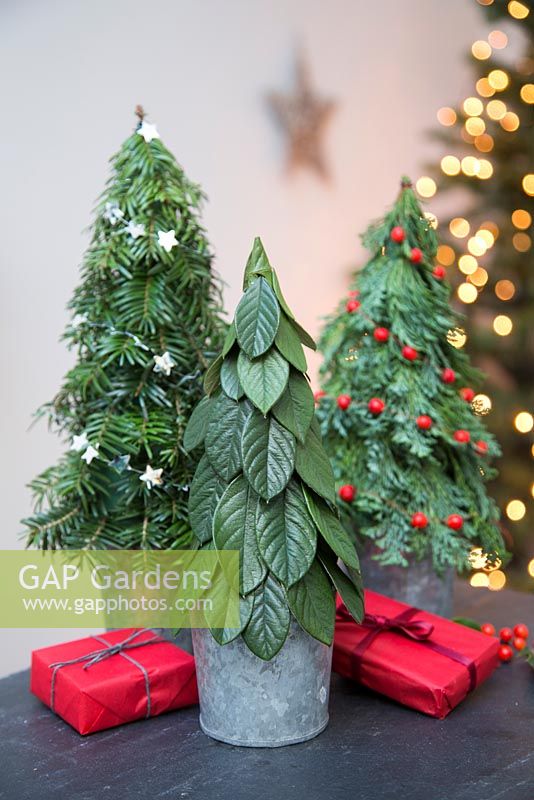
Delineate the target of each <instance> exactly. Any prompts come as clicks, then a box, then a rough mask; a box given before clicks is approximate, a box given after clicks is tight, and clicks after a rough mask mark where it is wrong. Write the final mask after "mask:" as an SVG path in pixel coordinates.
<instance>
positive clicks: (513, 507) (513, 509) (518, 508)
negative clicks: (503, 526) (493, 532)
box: [506, 500, 527, 522]
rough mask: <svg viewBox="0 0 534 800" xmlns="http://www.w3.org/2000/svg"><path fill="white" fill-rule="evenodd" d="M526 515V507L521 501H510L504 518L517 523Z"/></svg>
mask: <svg viewBox="0 0 534 800" xmlns="http://www.w3.org/2000/svg"><path fill="white" fill-rule="evenodd" d="M526 513H527V507H526V505H525V504H524V503H523V501H522V500H510V502H509V503H508V504H507V506H506V516H507V517H508V519H511V520H512V522H519V520H521V519H523V517H524V516H525V514H526Z"/></svg>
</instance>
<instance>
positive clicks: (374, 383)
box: [317, 178, 502, 571]
mask: <svg viewBox="0 0 534 800" xmlns="http://www.w3.org/2000/svg"><path fill="white" fill-rule="evenodd" d="M363 241H364V244H365V246H366V247H367V248H368V249H369V250H370V251H371V254H372V255H371V260H370V261H369V262H368V263H367V264H366V265H365V267H364V268H363V270H362V272H361V273H360V274H359V275H358V276H357V278H356V280H355V281H354V283H353V286H352V289H351V291H350V293H349V299H348V300H346V301H343V303H342V305H341V306H340V308H339V309H338V313H337V314H335V315H333V316H332V317H331V318H330V319H329V320H328V321H327V324H326V327H325V329H324V332H323V334H322V337H321V340H320V345H319V347H320V350H321V351H322V353H323V354H324V364H323V366H322V378H323V389H324V392H320V393H318V394H319V396H318V397H317V402H318V404H319V407H318V416H319V419H320V422H321V427H322V432H323V436H324V441H325V447H326V449H327V451H328V453H329V455H330V457H331V459H332V463H333V467H334V473H335V477H336V480H337V482H338V485H339V487H340V488H339V491H338V502H339V505H340V507H341V509H342V513H343V515H344V518H345V519H346V521H347V524H349V525H351V526H352V528H353V529H355V530H356V529H357V530H358V533H359V534H361V536H362V537H364V538H365V539H367V540H368V541H369V540H371V541H372V542H373V543H374V545H375V546H376V548H378V554H377V555H376V557H377V559H378V560H379V561H380V562H381V563H383V564H400V565H404V566H405V565H407V564H408V561H409V557H412V558H415V559H421V558H423V557H425V556H429V555H430V556H431V557H432V559H433V563H434V566H435V568H436V570H437V571H440V570H441V569H442V568H443V567H445V566H447V565H454V566H455V567H456V568H458V569H461V568H463V567H465V566H466V565H467V558H468V555H469V552H470V550H471V548H473V547H474V546H479V547H482V548H483V550H484V552H485V553H486V554H487V556H488V558H495V556H496V554H497V553H498V552H499V551H500V549H501V546H502V542H501V537H500V533H499V530H498V528H497V527H496V520H497V519H498V512H497V509H496V506H495V504H494V503H493V501H492V500H491V499H489V498H488V497H487V494H486V491H485V486H484V483H485V481H486V480H488V479H489V478H490V477H491V476H492V475H493V474H494V473H493V472H492V470H491V469H490V467H489V465H488V461H489V459H490V457H491V456H495V455H498V452H499V451H498V446H497V444H496V442H495V441H494V439H493V437H492V436H491V435H489V434H488V433H487V432H486V430H485V428H484V425H483V422H482V419H481V417H480V416H479V415H478V414H477V409H476V407H474V406H473V404H472V400H473V398H474V396H475V391H474V389H473V388H472V387H473V386H474V384H475V382H476V381H477V380H479V375H478V374H477V372H476V371H475V370H473V368H472V367H470V365H469V360H468V357H467V355H466V354H465V353H464V352H463V351H462V350H459V349H457V348H455V347H454V346H453V344H451V342H453V341H454V337H455V331H456V330H457V326H458V323H459V317H458V316H457V315H456V314H455V313H453V311H452V310H451V309H450V307H449V287H448V285H447V284H446V282H445V280H444V279H445V272H444V270H443V267H441V266H439V265H438V266H435V267H434V266H433V261H434V256H435V253H436V244H437V243H436V235H435V233H434V230H433V228H432V225H431V223H430V222H429V220H428V219H427V218H426V217H425V216H424V214H423V213H422V211H421V208H420V206H419V203H418V201H417V199H416V197H415V194H414V192H413V191H412V188H411V183H410V181H409V180H408V179H407V178H403V180H402V185H401V192H400V195H399V198H398V200H397V202H396V203H395V205H394V207H393V209H392V210H391V211H390V212H389V213H388V214H387V215H386V217H385V218H384V219H383V220H382V221H380V222H378V223H376V224H374V225H372V226H371V227H370V228H369V230H368V231H367V233H366V234H365V235H364V237H363ZM356 287H357V288H356ZM322 395H326V396H322Z"/></svg>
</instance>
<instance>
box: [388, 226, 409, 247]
mask: <svg viewBox="0 0 534 800" xmlns="http://www.w3.org/2000/svg"><path fill="white" fill-rule="evenodd" d="M389 235H390V237H391V240H392V241H393V242H397V244H401V242H403V241H404V240H405V238H406V234H405V233H404V228H401V226H400V225H395V227H394V228H392V229H391V233H390V234H389Z"/></svg>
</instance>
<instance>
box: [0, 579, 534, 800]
mask: <svg viewBox="0 0 534 800" xmlns="http://www.w3.org/2000/svg"><path fill="white" fill-rule="evenodd" d="M455 606H456V613H458V614H462V615H465V616H471V617H474V618H475V619H477V620H478V621H479V622H483V621H490V622H493V623H494V624H495V625H496V627H501V626H503V625H513V624H515V623H516V622H519V621H521V622H526V623H527V624H528V625H529V626H530V629H531V631H532V632H533V634H534V595H532V594H519V593H517V592H513V591H508V590H504V591H501V592H495V593H491V592H488V591H485V590H474V589H471V588H469V587H466V586H461V585H458V586H457V587H456V599H455ZM28 683H29V673H28V671H25V672H19V673H17V674H15V675H11V676H9V677H7V678H4V679H3V680H1V681H0V798H2V800H4V798H5V799H6V800H26V799H28V800H34V798H35V799H36V800H37V799H38V800H67V799H70V798H72V800H100V798H103V800H105V799H106V798H110V800H137V798H140V799H142V800H159V799H161V800H179V799H181V798H185V799H186V800H189V798H195V800H196V798H198V800H215V798H217V800H219V799H220V798H223V800H224V798H229V800H293V798H295V800H300V798H302V799H303V800H319V799H320V800H323V798H324V799H325V800H342V799H343V800H360V799H361V800H390V798H393V799H394V800H534V671H533V670H532V669H531V668H530V667H529V666H528V665H527V664H526V663H525V662H524V661H522V660H519V659H514V662H513V663H512V664H509V665H503V666H501V667H499V669H498V670H497V671H496V673H495V674H494V675H493V676H492V677H491V678H490V679H489V680H488V681H487V682H486V683H485V684H484V685H482V686H481V687H480V688H479V689H477V691H476V692H474V693H473V694H472V695H471V696H470V697H468V698H467V700H465V701H464V703H462V704H461V705H460V706H459V707H458V708H456V709H455V710H454V711H453V712H452V713H451V714H450V715H449V717H447V718H446V719H444V720H441V721H440V720H436V719H431V718H430V717H426V716H424V715H423V714H420V713H418V712H415V711H411V710H409V709H407V708H404V707H402V706H400V705H397V704H395V703H393V702H392V701H389V700H387V699H386V698H382V697H380V696H379V695H377V694H374V693H373V692H371V691H368V690H366V689H364V688H361V687H359V686H357V685H356V684H354V683H351V682H349V681H348V680H345V679H342V678H340V677H339V676H336V675H334V676H333V683H332V694H331V700H330V724H329V726H328V728H327V729H326V731H325V732H324V733H323V734H321V735H320V736H319V737H317V738H316V739H314V740H312V741H310V742H307V743H304V744H299V745H293V746H291V747H282V748H278V749H274V750H270V749H247V748H239V747H232V746H229V745H225V744H220V743H217V742H215V741H212V740H211V739H209V738H207V737H206V736H205V735H204V734H203V733H202V732H201V731H200V730H199V727H198V723H197V717H198V709H197V708H190V709H183V710H180V711H177V712H174V713H172V714H167V715H163V716H160V717H156V718H154V719H151V720H148V721H142V722H135V723H132V724H130V725H124V726H123V727H120V728H114V729H112V730H108V731H103V732H101V733H97V734H94V735H92V736H88V737H81V736H79V735H78V734H77V733H76V732H75V731H73V730H72V729H71V728H70V727H69V726H68V725H66V724H65V723H63V722H62V721H61V720H60V719H59V718H58V717H56V716H54V714H52V713H51V712H50V711H49V710H48V709H47V708H46V707H45V706H44V705H42V703H40V702H39V700H37V699H36V698H35V697H33V696H32V695H31V694H30V693H29V691H28Z"/></svg>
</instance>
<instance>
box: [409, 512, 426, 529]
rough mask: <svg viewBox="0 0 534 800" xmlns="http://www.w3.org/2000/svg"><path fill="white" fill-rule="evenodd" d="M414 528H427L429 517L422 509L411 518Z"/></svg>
mask: <svg viewBox="0 0 534 800" xmlns="http://www.w3.org/2000/svg"><path fill="white" fill-rule="evenodd" d="M411 524H412V528H426V526H427V525H428V517H427V516H426V514H423V512H422V511H416V512H415V514H414V515H413V517H412V520H411Z"/></svg>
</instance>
